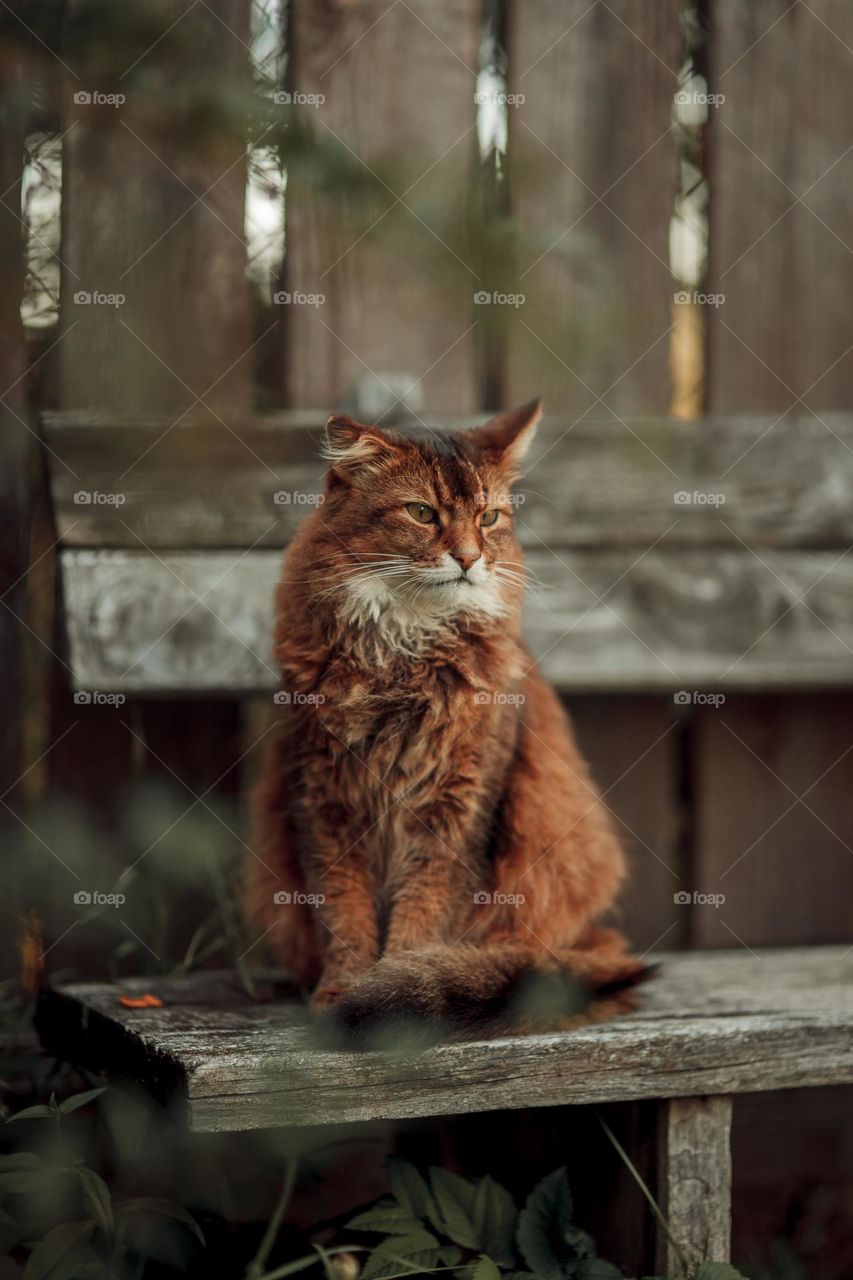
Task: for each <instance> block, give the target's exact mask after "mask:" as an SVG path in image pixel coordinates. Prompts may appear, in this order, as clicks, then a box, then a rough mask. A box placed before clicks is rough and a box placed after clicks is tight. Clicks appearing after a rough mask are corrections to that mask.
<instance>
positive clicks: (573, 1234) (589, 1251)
mask: <svg viewBox="0 0 853 1280" xmlns="http://www.w3.org/2000/svg"><path fill="white" fill-rule="evenodd" d="M563 1239H564V1240H565V1242H566V1244H567V1245H568V1246H569V1248H570V1249H571V1251H572V1253H573V1254H574V1256H575V1257H576V1258H578V1259H581V1258H594V1257H595V1256H596V1252H597V1250H596V1248H595V1241H594V1240H593V1238H592V1236H591V1235H590V1234H589V1232H587V1231H581V1229H580V1227H569V1229H568V1231H566V1232H564V1233H563Z"/></svg>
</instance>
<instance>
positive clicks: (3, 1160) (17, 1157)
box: [0, 1151, 44, 1173]
mask: <svg viewBox="0 0 853 1280" xmlns="http://www.w3.org/2000/svg"><path fill="white" fill-rule="evenodd" d="M43 1166H44V1161H43V1160H42V1158H41V1156H37V1155H36V1153H35V1152H34V1151H13V1152H10V1154H9V1155H5V1156H0V1173H16V1172H17V1171H18V1170H20V1169H41V1168H43Z"/></svg>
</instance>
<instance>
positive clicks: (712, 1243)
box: [657, 1095, 732, 1275]
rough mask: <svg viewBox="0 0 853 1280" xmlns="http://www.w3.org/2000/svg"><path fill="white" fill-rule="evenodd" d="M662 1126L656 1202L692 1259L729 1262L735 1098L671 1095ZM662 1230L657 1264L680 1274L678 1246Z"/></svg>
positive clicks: (664, 1106)
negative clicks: (675, 1096)
mask: <svg viewBox="0 0 853 1280" xmlns="http://www.w3.org/2000/svg"><path fill="white" fill-rule="evenodd" d="M659 1119H660V1127H659V1130H658V1152H659V1171H658V1204H659V1205H660V1207H661V1210H662V1211H663V1215H664V1217H665V1218H666V1220H667V1224H668V1226H669V1231H670V1235H671V1237H672V1240H675V1241H676V1242H677V1244H678V1246H679V1249H680V1251H681V1255H682V1257H684V1258H686V1259H687V1261H688V1263H689V1264H691V1265H695V1264H696V1263H699V1262H728V1261H729V1258H730V1256H731V1234H732V1153H731V1128H732V1099H731V1096H725V1095H724V1096H722V1097H713V1098H670V1099H669V1100H668V1101H666V1102H664V1103H662V1104H661V1107H660V1117H659ZM672 1240H671V1239H669V1238H668V1237H667V1236H666V1235H665V1233H664V1232H663V1231H661V1232H660V1236H659V1240H658V1263H657V1265H658V1269H659V1270H660V1271H661V1272H662V1273H665V1274H666V1275H677V1274H679V1267H680V1265H681V1260H680V1258H679V1251H678V1250H677V1249H676V1248H675V1247H674V1245H673V1243H672Z"/></svg>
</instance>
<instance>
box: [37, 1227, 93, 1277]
mask: <svg viewBox="0 0 853 1280" xmlns="http://www.w3.org/2000/svg"><path fill="white" fill-rule="evenodd" d="M94 1231H95V1223H94V1222H63V1223H61V1224H60V1225H59V1226H58V1227H54V1228H53V1230H52V1231H48V1233H47V1235H46V1236H45V1238H44V1239H43V1240H42V1241H41V1242H40V1243H39V1244H37V1245H36V1247H35V1249H33V1251H32V1253H31V1254H30V1256H29V1258H28V1260H27V1269H26V1271H25V1272H24V1280H76V1277H77V1276H79V1274H80V1272H81V1271H82V1270H83V1269H84V1267H85V1266H86V1264H87V1263H88V1262H89V1261H90V1259H91V1249H90V1241H91V1238H92V1234H93V1232H94Z"/></svg>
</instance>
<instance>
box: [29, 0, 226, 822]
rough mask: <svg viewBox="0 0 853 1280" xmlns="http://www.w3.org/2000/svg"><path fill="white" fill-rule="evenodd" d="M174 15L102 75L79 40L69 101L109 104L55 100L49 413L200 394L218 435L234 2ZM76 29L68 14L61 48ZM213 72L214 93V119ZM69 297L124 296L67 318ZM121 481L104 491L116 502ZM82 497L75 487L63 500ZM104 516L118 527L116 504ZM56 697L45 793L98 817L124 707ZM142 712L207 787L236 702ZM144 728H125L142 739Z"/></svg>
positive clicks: (177, 401)
mask: <svg viewBox="0 0 853 1280" xmlns="http://www.w3.org/2000/svg"><path fill="white" fill-rule="evenodd" d="M181 13H182V6H181V5H179V4H175V5H174V6H173V11H170V13H169V14H168V15H165V16H164V14H163V12H162V11H160V18H161V19H162V22H163V31H164V32H165V34H164V35H163V38H162V40H159V41H157V42H156V43H155V42H154V36H153V35H152V33H151V30H150V29H148V30H147V33H146V31H145V30H143V29H142V28H140V29H139V30H138V31H137V29H136V27H135V26H134V25H133V24H132V23H131V24H130V25H129V27H128V31H129V33H130V35H129V36H128V41H129V43H128V44H122V43H118V44H117V45H116V47H115V52H114V58H115V61H114V63H111V65H110V66H109V68H105V67H104V66H103V64H96V63H95V61H94V59H95V57H96V56H97V55H96V53H91V54H90V43H87V42H86V40H85V39H82V40H81V41H80V42H79V46H75V47H79V49H80V50H81V53H82V57H83V62H82V64H81V65H80V66H79V71H80V80H79V82H78V83H79V85H80V86H81V92H84V93H86V92H91V93H94V92H96V91H100V92H122V93H124V94H125V95H126V98H127V101H126V102H125V103H124V104H122V105H120V106H119V107H118V108H116V107H111V106H106V105H98V104H97V103H95V102H92V103H86V102H82V103H81V102H73V103H71V104H69V114H68V117H67V119H66V121H65V127H66V129H69V130H70V131H69V132H68V133H67V135H66V139H65V150H64V157H63V235H62V257H63V264H64V265H63V279H62V306H61V316H60V330H61V338H60V342H59V345H58V348H57V351H58V355H59V364H60V401H61V406H62V407H63V408H66V409H68V408H78V407H86V408H90V409H123V410H128V409H129V410H132V411H135V412H140V413H145V412H157V411H167V412H173V413H174V417H175V421H176V422H178V421H179V420H180V418H181V417H182V416H183V414H184V412H185V411H187V410H189V409H190V408H192V406H193V404H194V402H195V401H196V399H197V397H199V396H200V397H202V398H203V401H202V402H201V403H199V404H197V405H196V406H195V411H194V412H195V415H199V416H201V415H204V414H205V413H206V412H208V411H209V413H210V414H211V415H212V422H213V423H214V425H216V424H217V423H218V424H219V425H220V426H221V429H222V431H223V433H226V432H229V431H230V430H231V429H232V428H231V423H232V421H233V420H234V418H235V417H237V418H238V420H239V415H240V414H244V413H245V412H246V411H247V410H248V409H249V407H250V404H251V385H252V356H251V354H250V348H251V332H250V320H249V305H248V286H247V283H246V280H245V276H244V269H245V244H244V239H243V206H244V184H245V137H244V133H245V119H246V115H245V110H244V107H245V105H246V104H245V103H242V102H241V101H240V93H241V92H242V91H243V90H244V89H245V88H246V83H247V69H248V50H247V48H246V45H245V41H246V39H247V37H248V30H249V3H248V0H217V3H216V4H215V5H213V6H211V7H208V6H204V5H202V6H198V7H196V6H183V16H181ZM79 17H80V11H79V9H78V10H73V11H72V15H71V18H72V21H71V31H72V44H73V33H74V31H75V20H78V19H79ZM170 22H173V23H174V25H173V26H172V27H171V29H170V30H168V31H166V28H168V27H169V23H170ZM155 34H156V33H155ZM137 44H138V46H139V47H137ZM110 56H111V57H112V56H113V54H112V52H111V55H110ZM135 60H136V65H134V61H135ZM211 68H216V71H215V78H212V74H213V73H212V71H211ZM223 76H225V77H227V78H228V84H229V88H230V94H229V96H228V97H227V98H226V99H224V100H223V99H221V98H219V104H220V105H219V107H218V108H217V110H216V111H214V110H213V105H214V98H213V97H212V96H211V95H213V94H217V95H218V94H220V93H221V88H222V77H223ZM223 103H224V105H223ZM229 113H233V114H229ZM81 290H82V291H84V292H86V293H90V294H92V293H94V291H95V290H97V291H99V292H100V293H101V294H121V295H123V296H124V299H125V300H124V302H123V303H122V304H121V305H119V306H110V305H103V304H96V303H95V302H94V301H90V302H88V303H82V304H81V303H79V302H75V296H74V295H75V293H78V292H79V291H81ZM175 429H178V428H175ZM234 445H235V448H239V445H238V443H237V441H236V440H235V441H234ZM155 448H156V446H155ZM123 467H124V464H122V467H121V470H123ZM117 469H118V468H117ZM122 479H123V477H122V475H121V474H117V475H116V476H115V479H114V482H113V485H112V487H113V489H114V490H115V492H116V493H119V494H120V493H121V491H122ZM186 483H187V485H188V486H191V485H192V468H191V466H189V467H188V468H187V474H186ZM89 487H90V485H87V482H86V477H85V476H81V477H80V489H82V490H85V489H87V488H89ZM112 509H113V510H114V512H115V520H116V522H118V521H120V520H121V518H122V508H121V506H116V507H114V508H112ZM142 537H143V538H144V534H143V535H142ZM141 546H142V543H140V547H141ZM57 683H58V685H60V686H61V688H59V689H58V691H57V693H56V696H55V698H54V708H53V711H54V730H53V732H54V736H58V735H59V734H60V733H61V732H62V731H63V729H64V728H66V727H68V726H71V725H73V726H75V727H74V728H73V729H72V731H71V732H70V733H68V735H67V737H65V738H64V739H63V741H62V743H61V744H60V746H59V747H58V748H57V749H56V751H55V752H54V753H53V754H52V755H51V757H50V762H51V780H52V782H53V784H54V785H55V786H56V787H57V788H59V789H61V790H65V791H67V792H70V793H72V794H74V795H76V796H78V797H80V798H82V799H85V800H86V801H87V802H88V804H89V805H90V806H91V808H92V809H94V810H96V811H100V812H101V813H105V814H106V815H107V816H109V814H110V813H111V812H112V811H113V810H114V807H115V805H116V804H117V803H118V801H119V799H120V797H121V794H122V791H123V786H124V784H126V782H127V780H128V778H129V777H130V776H131V774H132V773H133V772H134V771H135V769H136V766H137V764H138V763H139V762H141V761H142V760H143V759H144V753H143V752H142V750H141V747H140V745H139V744H138V743H137V742H136V740H135V739H134V737H133V734H132V733H130V732H129V730H128V729H127V728H125V727H124V726H123V723H122V722H123V721H124V722H126V723H129V719H128V717H129V715H130V709H129V708H125V709H114V708H111V707H104V706H97V705H95V704H94V703H93V704H89V705H76V704H75V703H74V701H73V699H72V695H71V694H70V692H69V691H68V688H67V675H66V673H65V672H62V673H60V677H59V679H58V681H57ZM149 715H150V719H151V722H152V723H151V731H152V735H153V737H154V740H155V742H156V746H157V747H159V748H160V750H161V751H163V750H165V749H166V743H167V742H168V741H169V740H170V739H171V738H172V737H173V736H174V738H175V740H176V741H177V742H180V743H181V744H182V750H183V751H184V752H185V754H192V750H191V748H190V747H189V746H188V744H187V738H191V739H192V738H194V739H195V740H196V741H197V742H198V743H199V748H198V750H199V754H200V755H201V756H202V757H203V758H204V759H209V758H210V757H211V754H212V753H214V754H215V753H216V752H218V753H219V754H218V757H217V761H216V764H215V771H216V775H217V776H218V774H219V773H221V772H224V771H225V770H226V768H227V766H228V764H229V763H230V762H231V761H233V760H234V759H235V758H236V757H237V755H239V748H237V747H235V742H234V739H235V733H236V728H237V725H238V717H239V709H238V706H237V704H236V702H233V701H230V700H222V701H210V702H209V703H207V702H205V703H202V702H199V703H195V704H193V706H191V707H188V706H186V705H185V704H182V703H176V704H174V705H172V704H169V703H164V704H162V705H161V706H160V707H158V708H157V710H156V712H151V713H149ZM145 719H146V716H145V714H143V715H142V716H141V717H138V720H137V722H138V724H139V726H140V727H141V728H142V730H143V731H144V729H145ZM134 727H136V724H135V725H134ZM137 731H138V729H137ZM155 749H156V748H155ZM211 768H214V765H211Z"/></svg>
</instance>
